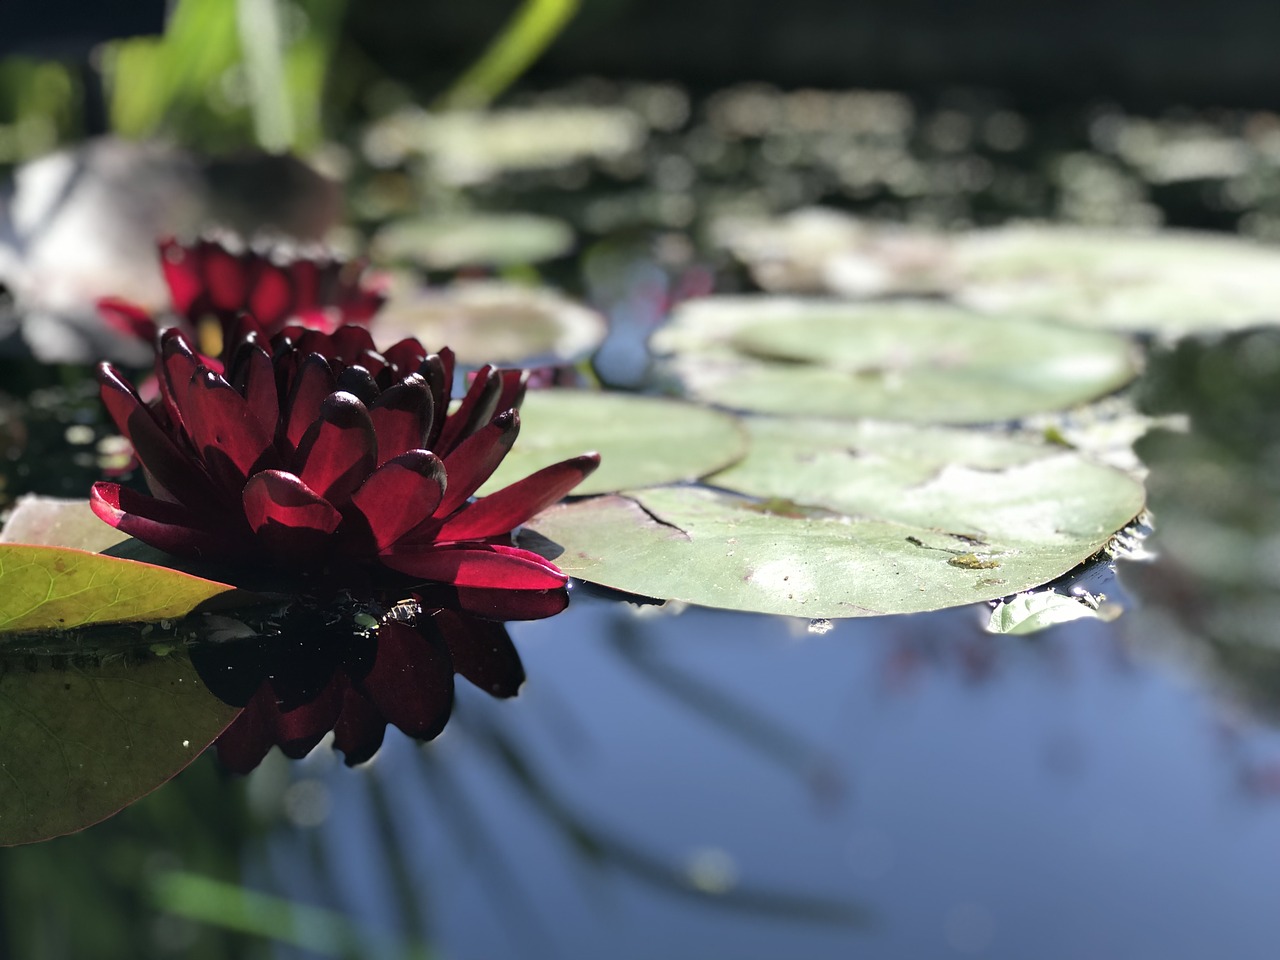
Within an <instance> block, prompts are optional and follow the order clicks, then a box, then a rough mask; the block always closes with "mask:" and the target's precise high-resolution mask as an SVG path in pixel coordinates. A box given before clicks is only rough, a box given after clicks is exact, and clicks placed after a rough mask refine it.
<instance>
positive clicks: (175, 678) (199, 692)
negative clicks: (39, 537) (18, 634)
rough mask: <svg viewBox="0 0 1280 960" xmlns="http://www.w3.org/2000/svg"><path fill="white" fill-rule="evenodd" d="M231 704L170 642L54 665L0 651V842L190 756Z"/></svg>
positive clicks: (111, 806)
mask: <svg viewBox="0 0 1280 960" xmlns="http://www.w3.org/2000/svg"><path fill="white" fill-rule="evenodd" d="M104 559H105V558H104ZM33 662H34V669H33ZM237 712H238V709H237V708H236V707H232V706H228V705H227V704H224V703H223V702H222V701H220V700H218V699H217V698H216V697H215V696H213V694H211V693H210V692H209V691H208V690H207V689H206V688H205V686H204V684H202V683H201V682H200V679H199V677H198V676H197V675H196V671H195V669H194V668H193V667H192V665H191V661H190V660H189V659H188V658H187V656H186V655H185V654H184V653H182V652H180V651H177V650H175V651H171V652H169V653H168V654H167V655H164V656H160V655H156V654H155V653H152V652H149V651H148V652H144V653H141V654H135V655H129V656H125V655H120V654H118V655H116V656H115V657H110V658H101V659H100V660H99V658H96V657H92V658H91V657H75V658H65V657H64V658H61V659H60V660H57V662H56V668H55V663H54V661H53V660H51V659H50V658H39V657H35V656H33V655H25V656H23V657H21V658H13V659H10V658H8V657H6V655H5V654H4V653H3V652H2V651H0V731H3V734H4V735H3V736H2V737H0V769H2V770H4V776H3V777H0V845H9V844H15V843H31V842H34V841H36V840H44V839H47V838H49V837H57V836H62V835H63V834H67V833H73V832H75V831H76V830H82V829H84V828H85V827H87V826H90V825H92V824H94V823H97V822H98V821H100V820H103V819H105V818H107V817H109V816H111V815H112V814H113V813H115V812H116V811H118V810H120V809H121V808H122V807H125V806H127V805H128V804H130V803H132V802H133V801H134V800H137V799H138V798H139V797H142V796H143V795H145V794H147V793H150V792H151V791H152V790H154V789H155V788H156V787H158V786H160V785H161V784H162V783H164V782H165V781H167V780H168V779H170V778H171V777H172V776H174V775H175V774H176V773H178V772H179V771H180V770H182V769H183V768H184V767H185V766H186V765H187V764H189V763H190V762H191V761H192V760H194V759H195V758H196V757H198V756H199V755H200V753H201V752H202V751H203V750H204V749H205V747H207V746H208V745H209V744H210V743H211V742H212V741H213V740H214V739H215V738H216V737H217V736H218V734H219V733H221V732H222V730H223V729H225V728H226V726H227V724H229V723H230V722H231V720H232V719H233V718H234V717H235V715H236V713H237Z"/></svg>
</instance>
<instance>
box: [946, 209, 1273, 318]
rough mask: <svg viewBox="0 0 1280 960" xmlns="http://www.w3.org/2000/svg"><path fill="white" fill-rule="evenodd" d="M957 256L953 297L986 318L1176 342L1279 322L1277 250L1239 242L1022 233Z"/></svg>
mask: <svg viewBox="0 0 1280 960" xmlns="http://www.w3.org/2000/svg"><path fill="white" fill-rule="evenodd" d="M954 257H955V271H956V275H957V277H958V278H959V284H958V286H957V297H958V298H959V299H960V300H961V301H963V302H964V303H967V304H970V305H972V306H974V307H976V308H979V309H982V310H987V311H998V312H1005V311H1013V312H1017V313H1019V314H1024V315H1025V314H1032V315H1037V316H1041V317H1045V318H1049V319H1053V320H1056V321H1061V322H1063V323H1070V324H1075V325H1078V326H1083V327H1108V328H1113V329H1122V330H1151V331H1159V332H1161V333H1165V334H1168V335H1170V336H1177V335H1181V334H1184V333H1188V332H1192V331H1197V330H1226V329H1235V328H1239V327H1245V326H1252V325H1254V324H1259V323H1276V322H1278V321H1280V287H1277V285H1276V279H1275V278H1276V276H1277V275H1280V250H1278V249H1276V248H1274V247H1268V246H1264V245H1262V244H1259V243H1254V242H1250V241H1247V240H1242V239H1238V238H1232V237H1220V236H1213V235H1210V234H1196V233H1191V232H1175V231H1166V232H1162V233H1155V234H1126V233H1119V232H1114V231H1110V232H1109V231H1102V230H1084V229H1072V228H1067V227H1016V228H1007V229H1001V230H987V231H979V232H976V233H972V234H968V235H963V236H961V237H959V238H957V242H956V245H955V248H954Z"/></svg>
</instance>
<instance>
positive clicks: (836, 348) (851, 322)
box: [654, 297, 1136, 423]
mask: <svg viewBox="0 0 1280 960" xmlns="http://www.w3.org/2000/svg"><path fill="white" fill-rule="evenodd" d="M654 348H655V349H656V350H657V351H658V352H660V353H669V354H672V356H671V357H670V358H669V365H670V369H671V371H672V372H673V373H674V375H675V376H676V378H677V379H678V380H679V381H680V382H681V383H682V384H683V385H684V387H685V389H686V390H687V391H688V392H689V393H690V394H691V395H693V396H694V397H697V398H698V399H702V400H706V401H710V402H713V403H718V404H723V405H725V406H729V407H735V408H738V409H743V410H753V411H758V412H763V413H793V414H801V415H813V416H833V417H847V418H854V417H879V418H882V419H892V420H911V421H925V422H935V423H979V422H985V421H999V420H1008V419H1016V418H1018V417H1023V416H1026V415H1029V414H1032V413H1039V412H1043V411H1048V410H1059V409H1064V408H1067V407H1071V406H1074V405H1076V404H1080V403H1083V402H1086V401H1088V400H1092V399H1095V398H1097V397H1099V396H1102V395H1104V394H1107V393H1110V392H1112V391H1114V390H1116V389H1118V388H1119V387H1121V386H1123V385H1124V384H1126V383H1127V382H1129V380H1131V379H1132V378H1133V376H1134V375H1135V373H1136V367H1135V360H1134V354H1133V348H1132V346H1131V344H1130V343H1129V342H1128V341H1127V340H1125V339H1124V338H1122V337H1119V336H1116V335H1114V334H1109V333H1104V332H1102V331H1080V330H1067V329H1062V328H1059V327H1053V326H1049V325H1045V324H1040V323H1036V322H1032V321H1029V320H1026V319H1013V318H1007V317H988V316H983V315H981V314H976V313H972V312H969V311H966V310H963V309H958V308H955V307H949V306H945V305H942V304H939V303H936V302H933V301H908V300H901V301H891V302H884V303H866V304H849V303H837V302H831V301H822V300H807V299H791V298H776V297H737V298H734V297H725V298H707V299H704V300H699V301H694V302H691V303H689V304H686V305H685V306H683V307H682V308H681V309H680V310H678V311H677V313H676V316H675V318H674V320H673V322H672V323H671V325H670V326H668V327H667V328H665V329H664V330H661V331H659V333H658V334H657V335H656V336H655V338H654Z"/></svg>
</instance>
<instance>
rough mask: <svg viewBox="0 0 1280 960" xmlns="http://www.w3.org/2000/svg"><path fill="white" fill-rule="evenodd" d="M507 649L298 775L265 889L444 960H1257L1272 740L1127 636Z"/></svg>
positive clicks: (759, 631)
mask: <svg viewBox="0 0 1280 960" xmlns="http://www.w3.org/2000/svg"><path fill="white" fill-rule="evenodd" d="M515 636H516V640H517V644H518V645H519V647H520V649H521V651H522V654H523V656H524V658H525V662H526V666H527V668H528V670H529V674H530V677H531V680H530V682H529V684H528V687H527V689H526V690H525V692H524V693H522V695H521V697H520V698H519V699H518V701H516V702H513V703H509V704H498V703H493V702H489V701H487V700H485V699H483V698H481V697H468V698H465V699H464V701H463V703H462V705H461V709H460V710H459V713H458V715H457V716H456V717H455V720H454V722H453V723H452V724H451V726H450V728H449V729H448V731H447V732H446V733H445V735H444V736H443V737H442V738H441V740H440V741H439V742H438V743H437V744H436V745H434V746H433V747H431V748H429V749H428V750H427V751H422V750H419V749H417V748H415V747H412V746H410V745H409V744H408V743H407V742H405V741H403V740H396V741H395V742H392V743H390V744H388V746H387V747H386V748H385V749H384V752H383V754H382V756H380V757H379V758H378V761H377V762H376V763H375V765H374V767H373V769H372V770H371V771H369V772H368V773H367V774H365V773H359V772H357V773H352V772H350V771H347V770H344V769H340V768H339V767H337V766H335V765H334V764H333V763H332V762H330V761H329V758H328V757H325V756H318V757H313V758H312V759H311V760H309V761H307V762H305V763H303V764H300V765H298V766H296V767H295V768H293V769H292V770H291V771H290V774H289V776H290V781H291V783H292V786H290V787H289V788H287V792H286V794H285V797H286V798H288V797H290V796H293V797H295V798H296V797H298V796H300V795H302V792H303V791H306V792H307V795H308V796H312V797H316V798H320V797H322V798H323V803H324V804H326V805H327V806H328V815H327V816H325V817H324V819H323V821H322V822H320V823H319V824H318V825H315V826H305V827H304V826H297V825H293V826H290V825H288V823H287V822H282V823H278V824H277V825H275V826H274V827H273V828H272V829H271V830H270V831H269V832H268V834H267V836H266V837H265V838H263V839H262V841H261V842H259V843H255V844H253V845H252V847H251V848H250V852H249V855H248V862H249V863H250V864H253V866H252V867H250V868H249V870H248V874H249V876H250V877H251V878H253V880H254V881H255V883H256V884H262V885H263V886H264V887H265V888H266V889H272V890H277V891H280V892H287V893H288V894H289V895H290V896H291V897H297V898H299V899H302V900H305V901H309V902H322V903H329V904H331V905H333V906H335V907H338V908H339V909H341V910H342V911H344V912H347V913H349V914H350V915H351V916H353V917H358V918H360V919H361V921H362V922H365V923H367V924H368V925H369V928H370V929H372V930H379V931H402V932H412V931H415V928H416V929H417V930H421V929H422V926H421V925H423V924H424V923H425V924H426V929H427V930H430V931H432V933H433V936H434V939H435V941H436V942H437V943H438V944H439V946H440V947H441V949H442V951H443V953H444V954H445V955H449V956H459V957H495V956H506V957H598V956H616V957H637V958H640V957H654V956H670V957H713V956H736V957H761V958H764V957H776V956H805V957H845V956H875V957H949V956H961V957H964V956H991V957H1026V956H1035V957H1043V958H1080V957H1161V956H1164V957H1208V956H1231V957H1242V958H1243V957H1267V956H1273V955H1274V951H1275V945H1274V942H1273V938H1274V934H1275V933H1276V927H1277V920H1276V910H1275V896H1276V894H1275V890H1274V885H1273V883H1272V881H1273V879H1274V878H1275V877H1276V875H1277V872H1278V867H1280V863H1278V861H1277V857H1278V856H1280V805H1278V804H1277V801H1278V800H1280V797H1277V796H1276V795H1275V788H1276V786H1277V784H1276V783H1274V782H1273V781H1274V780H1275V776H1274V769H1275V768H1274V765H1275V764H1276V763H1277V762H1280V737H1277V735H1276V733H1275V732H1274V731H1273V730H1271V729H1268V728H1266V727H1263V726H1260V725H1259V724H1257V723H1255V722H1253V721H1251V720H1249V719H1247V718H1246V717H1244V716H1242V715H1241V713H1240V712H1239V711H1238V710H1236V709H1233V708H1232V706H1231V705H1230V702H1229V700H1227V699H1224V698H1222V697H1219V696H1217V695H1215V694H1214V692H1213V691H1212V690H1210V689H1208V684H1207V683H1206V681H1205V678H1204V677H1203V676H1200V675H1198V674H1197V673H1196V672H1195V671H1194V669H1192V668H1191V667H1190V665H1189V664H1187V663H1186V662H1184V660H1183V658H1181V657H1180V656H1177V655H1175V651H1172V650H1170V649H1167V648H1166V647H1165V645H1164V644H1163V643H1162V638H1161V636H1160V630H1159V628H1158V626H1157V625H1156V624H1154V623H1153V622H1151V621H1150V619H1149V618H1145V617H1143V616H1141V615H1140V614H1138V615H1134V614H1130V615H1129V619H1128V620H1127V622H1126V621H1124V620H1122V621H1121V622H1120V623H1119V624H1117V625H1114V626H1102V625H1095V624H1089V625H1086V626H1072V627H1069V628H1059V629H1056V630H1053V631H1051V632H1049V633H1048V634H1045V635H1042V636H1039V637H1035V638H1032V639H1029V640H1028V639H1018V638H996V637H991V636H987V635H984V634H982V633H981V632H980V630H979V629H978V625H977V617H976V615H975V613H974V612H973V611H970V610H960V611H954V612H949V613H940V614H936V615H922V616H914V617H904V618H893V619H875V620H865V621H856V622H853V621H845V622H841V623H839V624H837V625H836V626H835V627H834V628H833V629H832V630H831V631H830V632H829V633H826V634H824V635H816V634H813V633H810V632H809V631H808V628H807V624H805V623H804V622H798V621H791V620H785V619H780V618H765V617H754V616H743V615H731V614H720V613H712V612H707V611H702V610H689V611H686V612H685V613H683V614H681V615H678V616H664V615H658V616H650V617H637V615H636V613H635V612H634V610H632V609H631V608H629V607H627V606H622V605H617V604H614V603H609V602H602V601H596V600H592V599H586V600H585V602H583V598H579V601H578V602H577V603H575V606H574V607H573V609H572V610H571V611H570V612H569V613H568V614H567V615H565V616H563V617H560V618H558V619H556V620H553V621H548V622H545V623H538V624H526V625H521V626H520V627H517V628H516V630H515ZM507 751H510V753H508V752H507ZM380 817H382V818H384V820H385V825H384V829H383V831H382V832H380V830H379V826H378V821H379V818H380ZM302 818H303V819H304V820H308V822H309V818H308V817H307V816H306V815H305V814H304V815H303V817H302ZM316 818H317V819H319V815H318V814H317V815H316ZM396 860H400V861H401V862H402V866H401V867H400V870H403V871H404V874H405V875H406V876H407V878H408V884H409V888H408V889H407V890H406V889H403V888H402V889H400V890H398V891H397V890H396V889H395V886H396V884H395V881H394V880H393V879H392V878H394V877H396V876H397V875H398V874H399V870H392V869H389V866H390V864H391V863H392V862H394V861H396ZM424 918H425V919H424Z"/></svg>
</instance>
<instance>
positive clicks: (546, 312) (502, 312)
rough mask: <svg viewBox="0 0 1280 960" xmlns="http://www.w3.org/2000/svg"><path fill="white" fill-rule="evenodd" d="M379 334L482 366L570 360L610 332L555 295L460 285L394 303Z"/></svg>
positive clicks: (530, 289)
mask: <svg viewBox="0 0 1280 960" xmlns="http://www.w3.org/2000/svg"><path fill="white" fill-rule="evenodd" d="M378 329H379V331H380V336H381V337H382V338H383V339H386V340H388V341H390V340H391V339H395V338H396V337H399V336H412V337H417V338H418V339H419V340H421V341H422V342H423V343H425V344H430V345H431V346H432V348H433V349H434V348H436V347H440V346H448V347H449V348H450V349H451V350H453V352H454V353H455V354H457V356H458V359H459V360H460V361H461V362H462V363H466V364H476V365H479V364H483V363H498V364H519V363H529V362H558V361H565V360H573V359H576V358H578V357H581V356H583V355H584V354H587V353H589V352H590V351H591V350H593V349H595V348H596V347H597V346H599V344H600V342H601V341H602V340H603V339H604V336H605V333H606V324H605V321H604V318H603V317H601V316H600V315H599V314H598V313H596V312H595V311H594V310H589V309H588V308H586V307H584V306H582V305H581V304H578V303H575V302H574V301H572V300H569V299H567V298H565V297H563V296H561V295H560V294H558V293H556V292H555V291H553V290H548V289H545V288H533V287H523V286H518V285H515V284H507V283H459V284H454V285H452V286H449V287H445V288H442V289H434V290H428V291H424V292H422V293H420V294H418V295H416V296H413V295H406V296H402V297H401V296H397V297H394V298H393V299H392V300H391V301H390V302H389V303H388V304H387V305H386V306H385V307H384V308H383V309H382V311H381V313H379V315H378Z"/></svg>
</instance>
